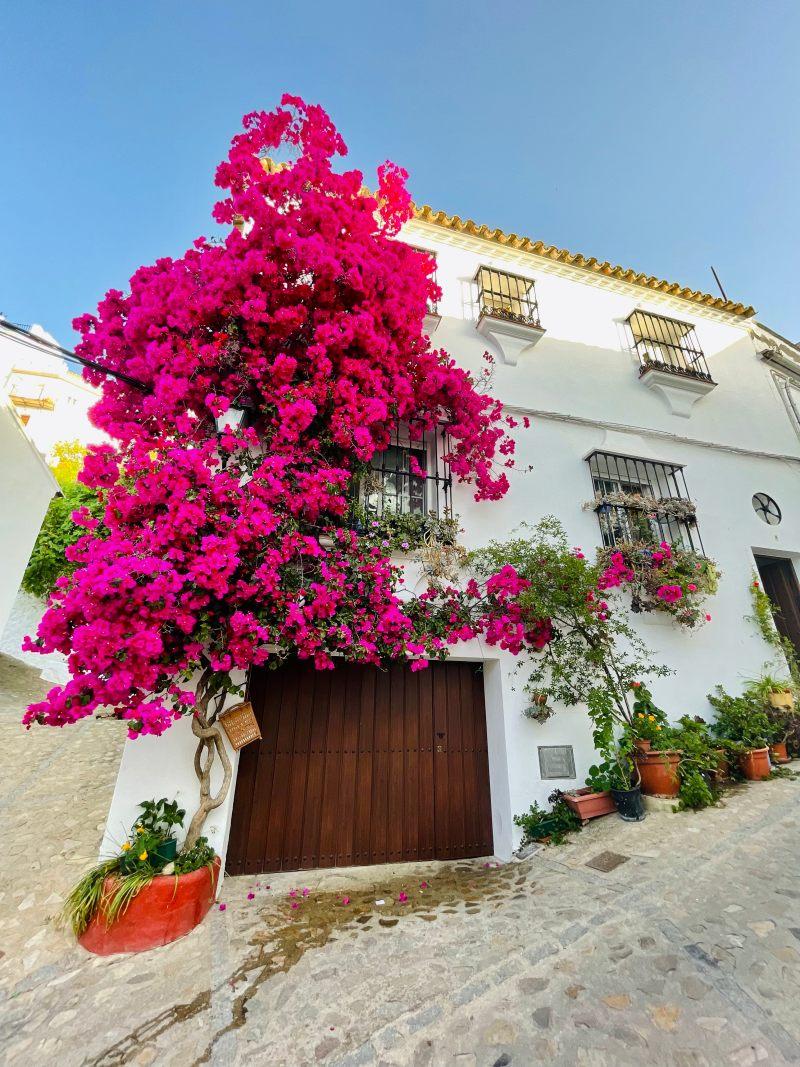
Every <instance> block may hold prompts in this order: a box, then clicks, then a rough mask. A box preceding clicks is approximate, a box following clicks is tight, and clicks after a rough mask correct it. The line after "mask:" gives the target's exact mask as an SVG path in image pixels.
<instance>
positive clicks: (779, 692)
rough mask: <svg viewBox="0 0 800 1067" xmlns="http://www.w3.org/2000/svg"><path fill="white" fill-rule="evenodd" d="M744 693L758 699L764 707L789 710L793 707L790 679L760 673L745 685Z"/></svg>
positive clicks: (792, 691)
mask: <svg viewBox="0 0 800 1067" xmlns="http://www.w3.org/2000/svg"><path fill="white" fill-rule="evenodd" d="M745 693H746V694H747V695H748V696H751V697H753V698H754V699H756V700H760V701H761V702H762V704H763V705H764V706H765V707H771V708H775V709H776V710H785V711H791V710H792V708H793V707H794V690H793V686H792V683H791V681H789V680H788V679H786V678H776V677H775V676H774V675H771V674H762V675H761V676H760V677H759V678H757V679H756V680H755V681H752V682H750V683H749V684H748V685H747V686H746V687H745Z"/></svg>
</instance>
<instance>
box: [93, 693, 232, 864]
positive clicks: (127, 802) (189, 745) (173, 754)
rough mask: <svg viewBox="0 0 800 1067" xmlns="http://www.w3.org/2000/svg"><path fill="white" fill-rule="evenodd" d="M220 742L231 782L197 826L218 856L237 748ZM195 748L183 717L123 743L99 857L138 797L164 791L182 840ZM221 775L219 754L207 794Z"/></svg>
mask: <svg viewBox="0 0 800 1067" xmlns="http://www.w3.org/2000/svg"><path fill="white" fill-rule="evenodd" d="M238 681H240V682H241V683H243V682H244V677H243V676H242V677H240V678H239V679H238ZM238 701H239V698H238V697H233V696H229V697H228V698H227V699H226V701H225V707H231V706H232V705H233V704H236V703H238ZM225 747H226V751H227V753H228V756H229V758H230V760H231V764H232V766H233V782H232V784H231V788H230V790H229V792H228V795H227V797H226V798H225V801H224V802H223V803H222V804H221V805H220V807H218V808H216V809H215V810H214V811H212V812H211V813H210V815H209V816H208V819H207V820H206V823H205V826H204V827H203V833H204V834H205V836H206V837H207V838H208V841H209V843H210V845H211V846H212V848H214V849H215V851H216V852H217V853H218V854H219V855H220V856H223V857H224V855H225V852H226V850H227V847H228V833H229V830H230V823H231V812H232V810H233V798H234V793H235V789H236V770H237V767H238V765H239V753H238V752H235V751H234V750H233V749H232V748H231V746H230V744H229V743H228V739H227V737H226V738H225ZM196 748H197V739H196V738H195V736H194V734H193V733H192V724H191V720H190V719H189V718H183V719H179V720H178V721H177V722H176V723H175V724H174V725H173V726H171V727H170V728H169V729H168V730H167V731H166V732H165V733H164V734H162V735H161V736H160V737H153V736H150V735H147V736H145V737H137V738H136V739H135V740H128V741H126V742H125V747H124V749H123V753H122V761H121V763H120V768H119V773H118V775H117V782H116V785H115V787H114V795H113V797H112V798H111V807H110V809H109V813H108V821H107V823H106V829H105V833H104V835H103V840H102V843H101V845H100V858H101V859H102V858H104V857H106V856H110V855H114V854H115V853H117V852H119V848H120V845H121V844H122V842H123V841H124V840H125V838H126V836H127V834H128V831H129V830H130V828H131V826H132V825H133V823H134V821H135V820H136V818H137V816H138V815H139V803H140V801H143V800H153V799H154V800H158V799H159V798H161V797H163V796H165V797H167V799H169V800H177V801H178V803H179V805H180V806H181V807H182V808H184V809H185V810H186V818H185V820H184V830H183V832H182V833H181V832H179V833H178V834H177V837H178V841H179V842H182V841H183V839H184V837H185V831H186V830H187V829H188V827H189V823H190V822H191V819H192V816H193V815H194V813H195V811H196V810H197V808H198V805H199V799H200V785H199V782H198V779H197V776H196V774H195V771H194V753H195V750H196ZM222 777H223V772H222V765H221V763H220V761H219V757H215V759H214V764H213V766H212V771H211V795H212V796H214V795H215V794H216V793H217V792H218V790H219V787H220V785H221V783H222ZM220 884H222V883H221V882H220Z"/></svg>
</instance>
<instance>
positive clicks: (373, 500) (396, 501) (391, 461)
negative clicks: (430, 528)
mask: <svg viewBox="0 0 800 1067" xmlns="http://www.w3.org/2000/svg"><path fill="white" fill-rule="evenodd" d="M448 450H449V443H448V440H447V430H446V428H445V427H438V428H437V429H434V430H426V429H423V428H422V427H421V426H417V425H415V424H413V423H412V424H410V425H403V426H400V427H398V429H397V430H396V431H395V433H394V436H393V438H392V442H391V444H390V445H389V447H388V448H386V449H384V451H383V452H377V453H376V454H375V455H374V456H373V457H372V462H371V464H370V470H369V472H368V474H367V476H366V477H365V478H364V480H363V485H362V494H363V496H362V499H363V504H364V509H365V511H366V514H367V518H370V517H374V518H385V517H387V516H389V515H421V516H425V515H430V514H431V513H433V514H434V515H435V516H436V517H437V518H442V517H444V516H446V515H449V514H450V511H451V507H450V491H451V488H452V477H451V475H450V468H449V465H448V463H447V462H446V460H445V459H444V456H445V455H447V453H448ZM420 472H422V473H420Z"/></svg>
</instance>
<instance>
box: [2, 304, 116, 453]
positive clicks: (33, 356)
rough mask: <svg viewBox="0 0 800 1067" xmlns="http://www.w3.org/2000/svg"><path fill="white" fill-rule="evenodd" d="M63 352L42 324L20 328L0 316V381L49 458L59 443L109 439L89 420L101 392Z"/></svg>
mask: <svg viewBox="0 0 800 1067" xmlns="http://www.w3.org/2000/svg"><path fill="white" fill-rule="evenodd" d="M66 355H68V353H67V352H66V350H65V349H63V348H62V347H61V346H60V345H59V344H58V342H57V341H56V339H55V338H54V337H53V336H52V335H51V334H49V333H48V332H47V331H46V330H45V329H43V328H42V327H41V326H38V325H36V324H34V325H33V326H30V327H21V326H17V325H16V324H14V323H11V322H9V321H8V320H7V319H4V318H2V317H1V316H0V385H2V386H3V387H4V389H5V390H6V392H7V393H8V395H9V396H10V397H11V401H12V403H13V404H14V407H15V408H16V409H17V413H18V414H19V417H20V419H21V420H22V422H23V424H24V425H25V428H26V431H27V433H28V436H29V437H30V438H31V440H32V441H33V442H34V444H35V445H36V447H37V448H38V449H39V451H40V452H41V453H42V454H43V455H44V456H45V458H46V459H48V460H49V459H50V458H51V457H52V452H53V445H55V444H57V443H59V442H61V441H75V440H77V441H79V442H80V443H81V444H82V445H89V444H101V443H103V442H108V440H109V438H108V436H107V435H106V434H105V433H103V431H102V430H99V429H98V428H97V427H96V426H94V425H93V423H92V422H91V419H90V418H89V409H90V408H91V407H92V406H93V405H94V404H96V403H97V401H98V400H99V398H100V390H99V389H95V387H94V386H92V385H89V383H88V382H86V381H84V380H83V377H82V376H81V374H80V373H79V372H78V371H76V370H75V369H73V367H72V366H70V364H69V363H67V361H66V359H65V356H66Z"/></svg>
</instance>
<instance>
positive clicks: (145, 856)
mask: <svg viewBox="0 0 800 1067" xmlns="http://www.w3.org/2000/svg"><path fill="white" fill-rule="evenodd" d="M139 859H140V860H146V859H147V849H145V850H144V851H143V852H140V853H139Z"/></svg>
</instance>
